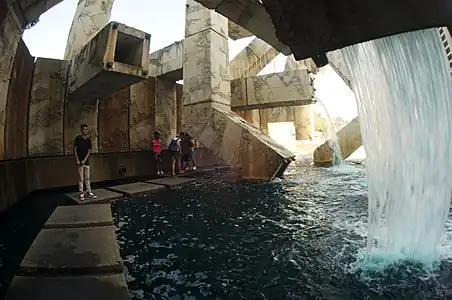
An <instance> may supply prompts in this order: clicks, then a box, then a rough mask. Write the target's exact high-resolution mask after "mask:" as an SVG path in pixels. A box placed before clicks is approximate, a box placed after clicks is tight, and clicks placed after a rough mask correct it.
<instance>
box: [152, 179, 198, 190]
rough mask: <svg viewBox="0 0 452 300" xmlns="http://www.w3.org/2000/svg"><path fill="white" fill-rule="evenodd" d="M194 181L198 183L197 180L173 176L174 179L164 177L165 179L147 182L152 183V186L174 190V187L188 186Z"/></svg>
mask: <svg viewBox="0 0 452 300" xmlns="http://www.w3.org/2000/svg"><path fill="white" fill-rule="evenodd" d="M194 181H196V178H189V177H178V176H173V177H163V178H159V179H152V180H148V181H146V182H148V183H152V184H158V185H163V186H166V187H168V188H172V187H175V186H178V185H182V184H187V183H191V182H194Z"/></svg>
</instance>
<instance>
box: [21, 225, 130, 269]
mask: <svg viewBox="0 0 452 300" xmlns="http://www.w3.org/2000/svg"><path fill="white" fill-rule="evenodd" d="M19 272H20V274H21V275H37V274H41V275H49V274H55V275H59V274H62V275H69V274H80V275H88V274H101V273H121V272H122V261H121V256H120V255H119V249H118V245H117V243H116V235H115V228H114V226H102V227H91V228H65V229H43V230H41V231H40V232H39V234H38V236H37V237H36V239H35V240H34V242H33V244H32V245H31V247H30V249H28V252H27V253H26V254H25V257H24V259H23V260H22V262H21V264H20V270H19Z"/></svg>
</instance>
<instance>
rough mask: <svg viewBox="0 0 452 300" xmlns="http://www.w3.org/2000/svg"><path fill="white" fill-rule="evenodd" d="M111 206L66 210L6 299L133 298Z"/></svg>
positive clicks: (58, 213) (42, 235)
mask: <svg viewBox="0 0 452 300" xmlns="http://www.w3.org/2000/svg"><path fill="white" fill-rule="evenodd" d="M122 272H123V264H122V259H121V257H120V254H119V248H118V245H117V242H116V235H115V228H114V226H113V218H112V215H111V208H110V205H109V204H98V205H82V206H61V207H58V208H57V209H55V211H54V212H53V214H52V215H51V216H50V217H49V219H48V220H47V222H46V224H45V226H44V229H42V230H41V231H40V232H39V234H38V236H37V237H36V239H35V240H34V242H33V244H32V245H31V247H30V249H29V250H28V252H27V253H26V254H25V257H24V259H23V260H22V262H21V264H20V270H19V272H18V274H17V276H15V277H14V278H13V280H12V282H11V285H10V288H9V290H8V294H7V296H6V298H5V299H7V300H28V299H30V300H31V299H33V300H53V299H55V300H56V299H65V300H80V299H84V300H98V299H109V300H126V299H127V300H128V299H130V295H129V292H128V288H127V284H126V281H125V278H124V275H123V273H122Z"/></svg>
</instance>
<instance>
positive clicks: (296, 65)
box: [284, 55, 318, 74]
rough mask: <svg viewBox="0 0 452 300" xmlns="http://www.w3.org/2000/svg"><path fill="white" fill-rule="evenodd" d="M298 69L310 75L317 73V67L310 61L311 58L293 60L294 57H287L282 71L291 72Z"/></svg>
mask: <svg viewBox="0 0 452 300" xmlns="http://www.w3.org/2000/svg"><path fill="white" fill-rule="evenodd" d="M299 69H306V70H308V71H309V72H311V73H314V74H316V73H317V71H318V68H317V65H316V64H315V62H314V61H313V60H312V58H308V59H303V60H298V61H297V60H295V57H294V56H293V55H289V56H287V60H286V65H285V67H284V70H286V71H289V70H291V71H293V70H299Z"/></svg>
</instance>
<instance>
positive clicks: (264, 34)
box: [196, 0, 292, 55]
mask: <svg viewBox="0 0 452 300" xmlns="http://www.w3.org/2000/svg"><path fill="white" fill-rule="evenodd" d="M196 1H197V2H199V3H201V4H202V5H204V6H205V7H207V8H209V9H214V10H215V11H216V12H217V13H219V14H221V15H223V16H225V17H226V18H228V19H229V20H231V21H233V22H234V23H236V24H238V25H240V26H242V27H243V28H245V29H246V30H248V31H250V32H252V33H253V34H254V35H255V36H256V37H258V38H260V39H262V40H264V41H266V42H267V43H268V44H270V45H271V46H273V48H275V49H276V50H277V51H279V52H281V53H283V54H285V55H289V54H292V51H291V50H290V49H289V47H288V46H286V45H285V44H284V43H281V41H280V40H279V39H278V38H277V37H276V33H275V32H276V30H275V27H274V26H273V22H272V19H271V17H270V15H269V14H268V13H267V11H266V10H265V7H264V6H263V5H262V2H261V1H260V0H241V1H237V0H196Z"/></svg>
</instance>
